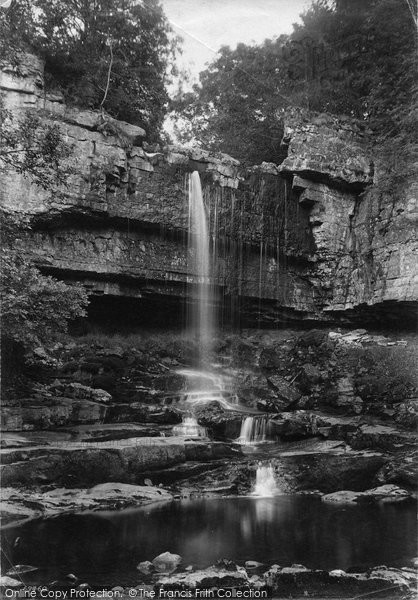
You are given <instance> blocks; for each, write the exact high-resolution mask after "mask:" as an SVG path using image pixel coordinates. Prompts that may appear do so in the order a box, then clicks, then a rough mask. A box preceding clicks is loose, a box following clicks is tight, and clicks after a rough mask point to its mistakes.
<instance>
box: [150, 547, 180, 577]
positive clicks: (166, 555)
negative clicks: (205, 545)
mask: <svg viewBox="0 0 418 600" xmlns="http://www.w3.org/2000/svg"><path fill="white" fill-rule="evenodd" d="M181 560H182V559H181V556H179V555H178V554H172V553H171V552H163V553H162V554H159V555H158V556H156V557H155V558H154V560H153V561H152V565H153V566H154V568H155V570H156V571H158V573H173V572H174V571H175V570H176V569H177V567H178V566H179V564H180V563H181Z"/></svg>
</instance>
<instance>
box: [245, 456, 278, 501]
mask: <svg viewBox="0 0 418 600" xmlns="http://www.w3.org/2000/svg"><path fill="white" fill-rule="evenodd" d="M279 493H280V489H279V487H278V485H277V482H276V478H275V476H274V469H273V467H272V465H270V464H264V463H259V465H258V467H257V473H256V478H255V486H254V491H253V493H252V495H253V496H261V497H262V498H272V497H273V496H277V495H278V494H279Z"/></svg>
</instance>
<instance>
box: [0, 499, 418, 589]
mask: <svg viewBox="0 0 418 600" xmlns="http://www.w3.org/2000/svg"><path fill="white" fill-rule="evenodd" d="M70 521H71V522H70ZM415 535H416V520H415V510H414V506H408V505H383V506H381V507H378V506H338V505H330V504H326V503H323V502H321V500H320V499H318V498H313V497H309V496H296V497H295V496H293V497H292V496H278V497H275V498H244V497H242V498H224V499H202V500H185V501H182V502H171V503H168V504H161V505H158V506H156V507H152V508H142V509H135V510H134V509H130V510H124V511H121V512H118V513H115V512H112V513H110V512H107V513H106V512H102V513H95V514H94V515H90V516H88V515H85V514H84V515H72V516H71V518H70V517H68V516H67V517H58V518H55V519H46V520H43V521H37V522H33V523H28V524H25V525H23V526H22V527H20V528H14V529H13V528H10V529H5V530H4V531H3V538H4V539H3V543H4V547H5V549H6V553H8V554H11V557H12V560H13V562H14V564H17V563H26V564H34V565H37V566H43V567H48V573H49V574H50V575H51V576H54V577H57V576H59V575H60V574H62V573H64V574H65V573H66V572H68V569H69V568H70V567H71V570H72V571H74V572H76V573H77V574H81V575H82V576H84V577H86V578H87V580H89V581H91V582H97V583H105V582H106V579H107V580H109V578H112V577H113V581H114V580H115V578H117V580H118V581H119V582H121V583H122V582H128V581H130V580H132V579H133V578H135V577H136V571H135V566H136V564H137V563H138V562H139V561H141V560H150V559H152V558H153V557H155V556H156V555H157V554H159V553H161V552H165V551H167V550H169V551H171V552H175V553H178V554H180V555H181V556H182V557H183V559H184V563H185V564H186V565H187V564H193V565H195V566H197V567H204V566H207V565H210V564H213V563H214V562H215V561H216V560H218V559H220V558H228V559H231V560H236V561H238V562H240V561H245V560H250V559H252V560H258V561H260V562H266V563H273V562H277V563H279V564H281V565H290V564H292V563H301V564H304V565H306V566H308V567H315V568H324V569H335V568H341V569H348V568H350V567H360V568H366V567H367V566H371V565H376V564H387V565H396V564H405V563H406V561H407V560H408V559H409V558H412V557H413V556H414V555H415V539H416V538H415ZM16 537H19V538H20V542H19V543H18V544H17V545H16V543H15V539H16ZM5 566H8V565H5ZM110 580H111V579H110Z"/></svg>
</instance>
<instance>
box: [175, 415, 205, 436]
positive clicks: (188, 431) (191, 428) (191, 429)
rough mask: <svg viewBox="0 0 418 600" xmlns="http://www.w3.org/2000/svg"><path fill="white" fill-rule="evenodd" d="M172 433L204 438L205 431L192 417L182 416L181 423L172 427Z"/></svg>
mask: <svg viewBox="0 0 418 600" xmlns="http://www.w3.org/2000/svg"><path fill="white" fill-rule="evenodd" d="M173 435H179V436H182V437H194V438H206V437H207V431H206V428H205V427H202V426H201V425H199V423H198V422H197V419H195V418H194V417H184V418H183V421H182V423H180V424H179V425H175V426H174V427H173Z"/></svg>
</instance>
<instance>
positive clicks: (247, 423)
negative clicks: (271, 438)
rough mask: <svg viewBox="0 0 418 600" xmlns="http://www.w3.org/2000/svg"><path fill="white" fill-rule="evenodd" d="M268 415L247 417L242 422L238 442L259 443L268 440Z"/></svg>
mask: <svg viewBox="0 0 418 600" xmlns="http://www.w3.org/2000/svg"><path fill="white" fill-rule="evenodd" d="M269 429H270V427H269V421H268V419H267V417H245V419H243V421H242V423H241V431H240V434H239V438H238V439H237V442H238V443H239V444H257V443H260V442H265V441H267V438H268V434H269Z"/></svg>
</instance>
